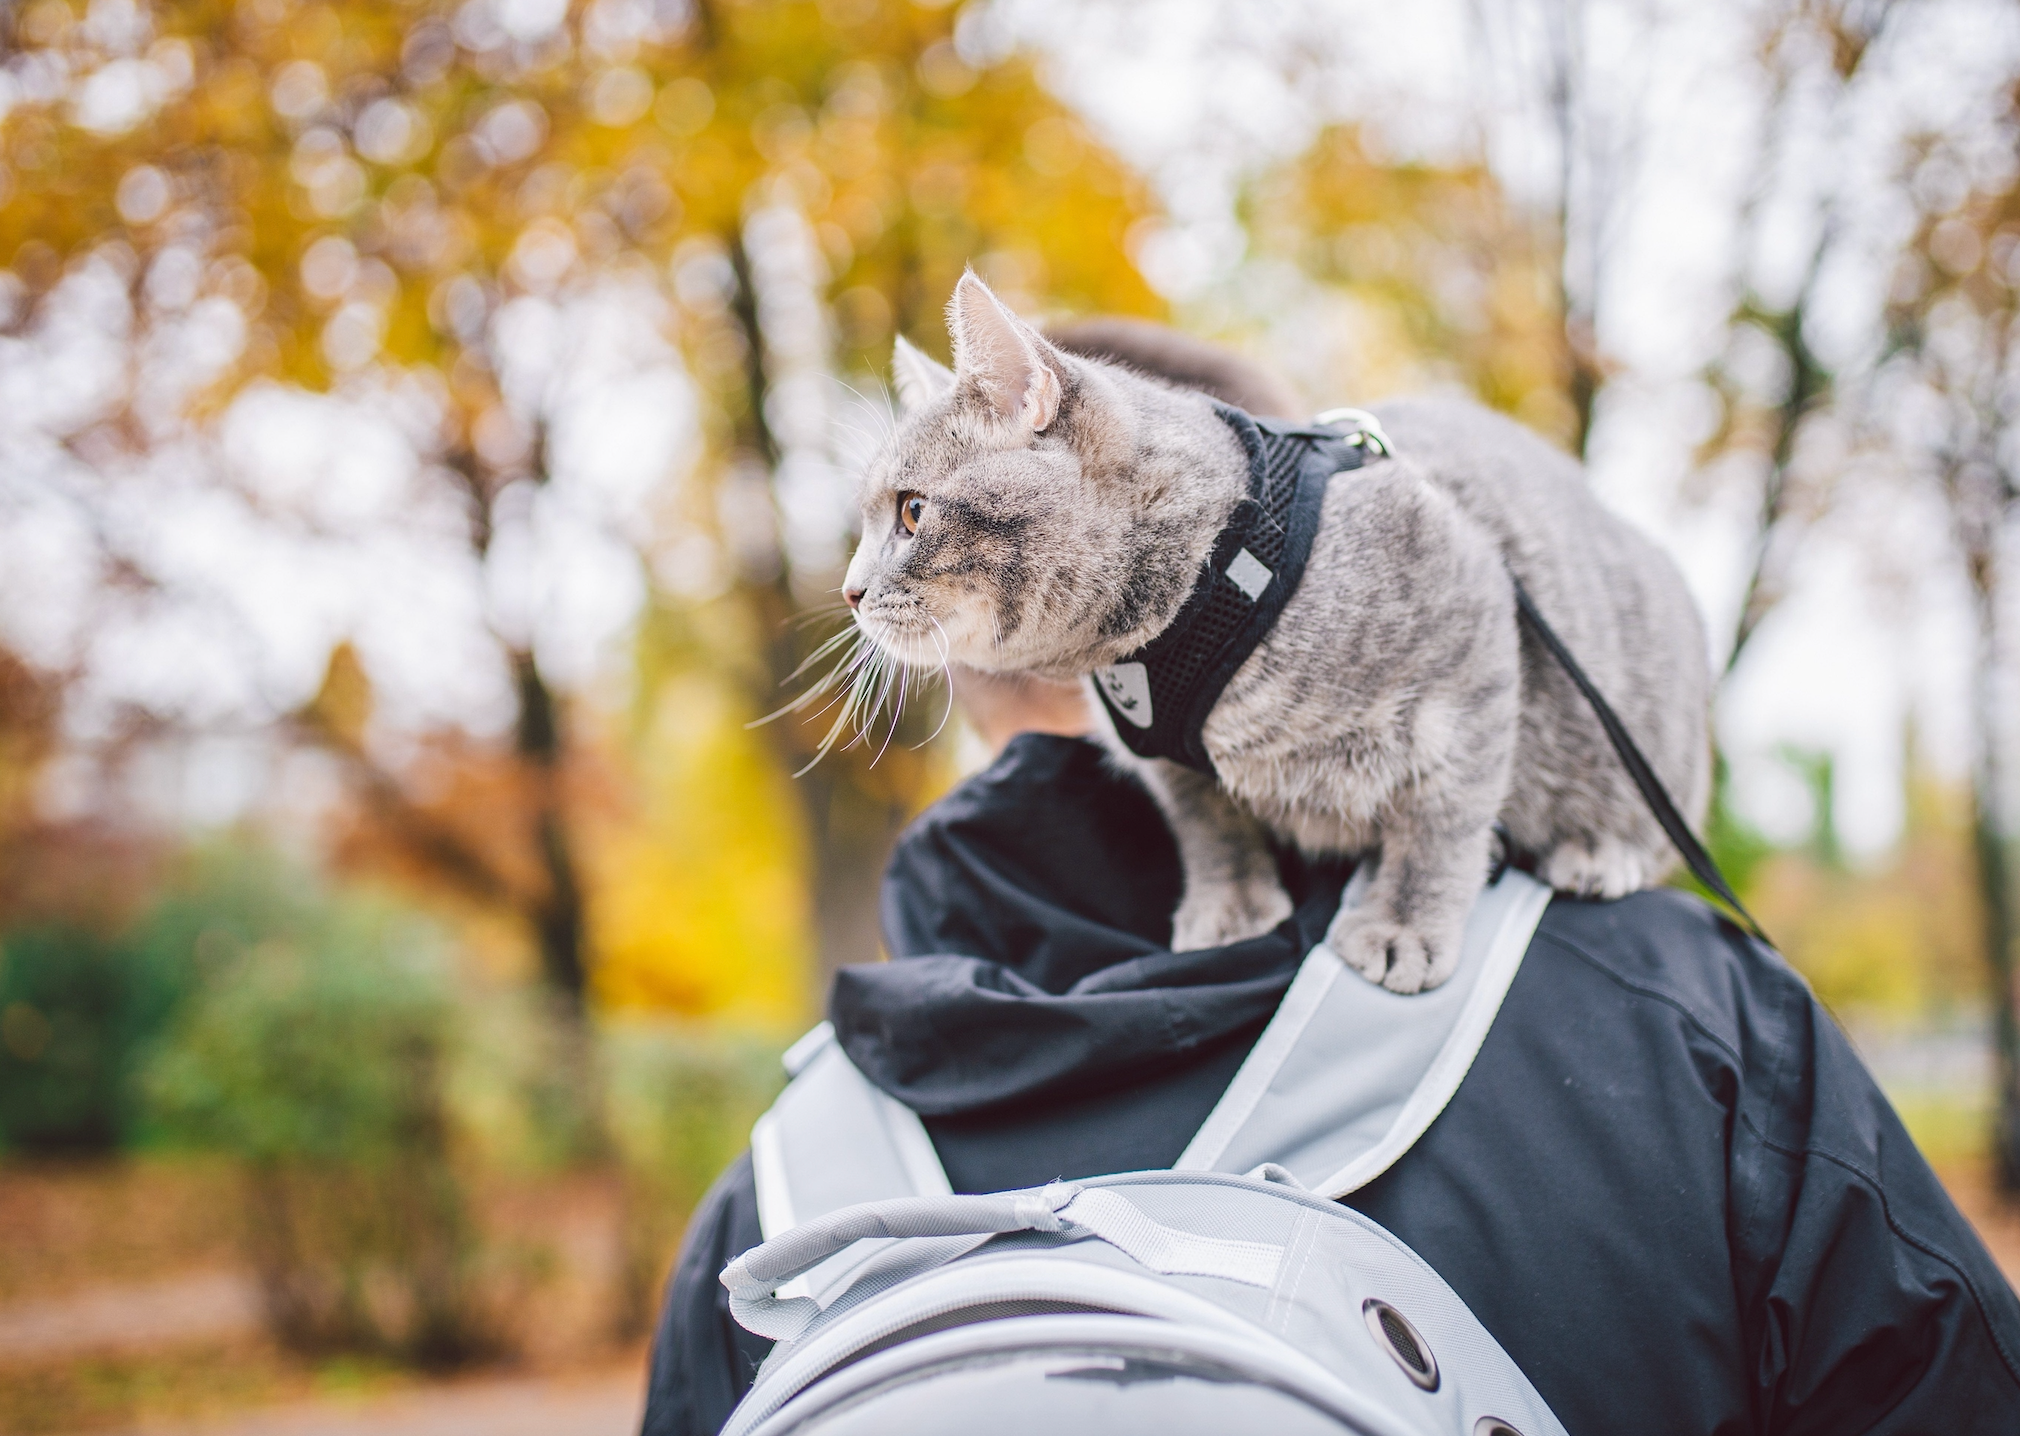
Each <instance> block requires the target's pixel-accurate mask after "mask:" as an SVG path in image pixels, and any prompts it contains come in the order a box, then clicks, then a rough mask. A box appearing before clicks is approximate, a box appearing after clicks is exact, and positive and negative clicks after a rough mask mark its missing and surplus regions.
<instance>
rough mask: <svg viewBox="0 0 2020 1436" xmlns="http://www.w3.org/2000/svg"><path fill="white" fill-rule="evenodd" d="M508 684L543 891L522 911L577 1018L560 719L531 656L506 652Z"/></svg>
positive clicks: (579, 987) (544, 968) (575, 906)
mask: <svg viewBox="0 0 2020 1436" xmlns="http://www.w3.org/2000/svg"><path fill="white" fill-rule="evenodd" d="M511 664H512V686H513V689H514V691H515V692H516V693H517V695H518V698H519V724H518V729H517V733H516V735H515V736H516V744H515V746H516V748H517V751H518V755H519V761H520V762H521V763H522V764H523V765H524V766H525V772H526V781H527V782H528V783H529V784H530V785H531V787H532V815H533V831H532V838H533V846H534V853H535V856H536V858H537V860H538V861H539V864H540V868H541V876H542V877H543V878H544V879H545V891H543V892H541V893H539V894H538V895H537V896H535V897H534V898H533V900H532V902H531V904H530V910H529V911H528V913H527V921H528V923H529V924H530V925H531V927H532V929H533V938H534V941H535V943H536V944H537V946H538V948H539V951H540V975H541V976H542V977H543V978H545V979H546V981H547V984H548V986H549V987H550V988H552V989H553V991H554V993H555V994H556V996H557V997H559V998H560V1000H561V1002H562V1005H563V1007H564V1008H565V1010H566V1011H567V1012H568V1013H569V1014H570V1015H572V1016H578V1017H579V1016H580V1015H581V1013H582V1011H583V1007H584V1002H585V992H584V988H585V986H586V984H587V977H588V972H587V969H586V967H585V966H584V963H583V957H582V949H583V922H584V913H583V900H582V880H581V875H580V872H579V871H578V868H577V864H576V860H575V847H574V843H573V841H572V840H571V836H570V833H569V829H568V818H567V813H566V811H565V807H564V804H565V798H564V795H563V793H562V791H561V788H562V775H561V767H562V763H561V758H562V741H563V740H562V734H561V715H560V712H559V710H558V707H557V705H556V704H555V701H554V691H553V689H551V688H549V687H548V686H547V680H546V678H545V677H544V676H543V675H542V674H541V672H540V665H539V664H538V663H537V662H536V661H535V660H534V657H533V654H532V652H531V651H530V650H528V649H524V648H515V649H513V650H512V652H511Z"/></svg>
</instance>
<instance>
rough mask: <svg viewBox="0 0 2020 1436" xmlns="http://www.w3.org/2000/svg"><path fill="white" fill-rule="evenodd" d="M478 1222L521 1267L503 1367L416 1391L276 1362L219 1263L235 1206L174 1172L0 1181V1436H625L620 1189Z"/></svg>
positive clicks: (110, 1169) (511, 1201)
mask: <svg viewBox="0 0 2020 1436" xmlns="http://www.w3.org/2000/svg"><path fill="white" fill-rule="evenodd" d="M484 1208H485V1210H484V1213H483V1215H484V1218H485V1220H486V1223H487V1226H488V1227H489V1228H490V1229H491V1230H493V1231H496V1232H502V1233H503V1234H505V1237H506V1239H507V1240H511V1241H516V1242H517V1243H519V1244H520V1246H521V1247H522V1248H523V1249H524V1250H525V1251H527V1252H528V1253H530V1254H531V1255H532V1259H533V1261H534V1263H535V1266H536V1269H537V1273H538V1279H537V1282H536V1284H535V1285H534V1286H533V1287H532V1296H531V1297H530V1299H529V1301H528V1303H527V1307H528V1310H527V1312H526V1320H525V1322H524V1324H523V1329H522V1330H521V1332H520V1333H519V1341H518V1350H517V1352H516V1353H515V1354H514V1356H513V1357H512V1359H511V1361H510V1362H509V1363H507V1364H503V1365H500V1366H496V1367H485V1368H478V1369H476V1370H471V1371H465V1372H461V1373H456V1374H453V1375H445V1376H439V1377H431V1376H429V1375H427V1374H424V1373H417V1372H415V1371H413V1370H411V1369H409V1368H405V1367H402V1366H400V1365H398V1364H396V1363H394V1362H391V1361H386V1360H377V1359H373V1358H370V1357H359V1356H342V1357H331V1358H326V1359H321V1360H317V1359H312V1358H306V1357H302V1356H298V1355H295V1354H292V1353H289V1352H287V1351H284V1350H282V1349H281V1348H280V1347H279V1346H277V1345H276V1344H275V1343H274V1342H273V1341H272V1340H271V1339H270V1338H269V1337H268V1335H267V1334H266V1331H265V1329H264V1327H263V1325H262V1321H261V1309H260V1292H259V1287H258V1283H257V1281H256V1280H255V1279H254V1277H253V1275H252V1273H251V1272H250V1271H249V1270H248V1269H247V1268H246V1266H245V1265H244V1263H243V1261H242V1260H241V1258H240V1257H239V1255H238V1253H237V1251H236V1250H235V1248H234V1245H233V1240H232V1235H233V1233H232V1226H233V1223H234V1221H235V1220H236V1218H235V1215H234V1214H235V1212H236V1211H237V1210H238V1209H239V1192H238V1189H237V1186H236V1184H235V1182H234V1181H233V1179H232V1174H231V1173H230V1172H229V1170H227V1169H226V1168H224V1167H222V1166H220V1165H216V1164H211V1163H206V1162H197V1161H190V1160H153V1159H141V1160H123V1161H121V1160H108V1161H92V1162H76V1163H46V1164H12V1165H9V1166H7V1167H6V1168H0V1432H4V1433H7V1436H44V1433H63V1432H101V1431H130V1432H142V1431H144V1432H150V1433H155V1432H185V1433H188V1432H204V1433H219V1436H223V1433H234V1436H252V1433H269V1432H271V1433H275V1436H283V1433H285V1436H311V1433H322V1432H352V1431H356V1432H364V1431H372V1432H395V1433H406V1432H414V1433H420V1432H428V1433H445V1436H453V1433H460V1432H463V1431H465V1430H467V1431H470V1432H472V1433H475V1432H479V1431H482V1432H485V1433H495V1436H514V1433H519V1432H525V1433H527V1436H534V1433H543V1436H545V1433H552V1436H573V1433H577V1432H581V1433H617V1432H628V1431H631V1430H634V1429H635V1428H636V1426H637V1421H638V1413H639V1410H640V1403H641V1401H642V1391H643V1379H644V1378H643V1372H644V1349H643V1345H642V1343H641V1342H640V1340H639V1339H638V1337H637V1336H636V1335H635V1334H628V1333H623V1332H617V1331H613V1330H612V1329H611V1328H610V1324H609V1323H610V1315H609V1313H610V1311H611V1303H610V1301H609V1299H608V1291H609V1285H610V1282H611V1281H612V1279H613V1278H614V1276H615V1275H616V1270H617V1263H618V1259H619V1242H620V1225H621V1222H622V1219H623V1207H622V1202H621V1193H620V1191H619V1189H618V1187H617V1184H616V1183H615V1182H614V1181H613V1180H606V1179H603V1178H601V1177H598V1176H597V1175H595V1174H589V1175H575V1176H568V1177H561V1178H550V1179H546V1180H540V1181H527V1182H524V1183H522V1184H518V1185H515V1186H511V1187H506V1188H501V1189H499V1190H496V1191H492V1192H489V1193H487V1194H486V1196H485V1201H484Z"/></svg>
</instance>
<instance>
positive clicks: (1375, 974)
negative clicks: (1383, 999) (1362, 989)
mask: <svg viewBox="0 0 2020 1436" xmlns="http://www.w3.org/2000/svg"><path fill="white" fill-rule="evenodd" d="M1459 938H1460V933H1459V932H1449V933H1434V932H1430V931H1426V930H1424V929H1420V928H1417V927H1413V926H1411V925H1410V924H1409V923H1403V922H1397V921H1396V920H1395V919H1393V918H1391V917H1388V916H1386V915H1385V914H1383V913H1382V912H1380V911H1378V910H1372V909H1369V908H1353V909H1350V910H1349V911H1346V912H1342V913H1341V914H1340V915H1339V916H1338V917H1336V918H1334V919H1333V925H1332V927H1330V928H1329V929H1327V931H1326V946H1327V947H1329V948H1331V949H1332V950H1333V953H1334V955H1335V956H1337V957H1338V958H1339V959H1340V961H1342V962H1344V963H1345V964H1346V965H1347V966H1348V967H1351V968H1352V969H1353V970H1354V971H1355V972H1358V973H1359V974H1360V975H1361V976H1363V977H1365V978H1367V979H1368V981H1370V982H1372V983H1375V984H1377V985H1378V986H1381V987H1386V988H1388V989H1389V991H1391V992H1425V991H1428V990H1429V989H1431V988H1433V987H1437V986H1439V985H1441V984H1442V983H1443V982H1444V981H1445V979H1446V978H1448V977H1450V976H1451V975H1452V971H1453V969H1454V968H1456V967H1457V966H1458V965H1459Z"/></svg>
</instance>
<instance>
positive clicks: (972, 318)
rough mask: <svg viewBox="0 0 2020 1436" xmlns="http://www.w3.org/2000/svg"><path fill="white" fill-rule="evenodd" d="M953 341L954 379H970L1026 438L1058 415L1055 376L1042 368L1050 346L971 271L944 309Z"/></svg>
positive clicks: (1049, 370)
mask: <svg viewBox="0 0 2020 1436" xmlns="http://www.w3.org/2000/svg"><path fill="white" fill-rule="evenodd" d="M947 327H948V328H949V329H950V330H951V331H952V332H953V335H954V374H955V377H956V378H957V379H973V380H974V381H975V383H976V384H977V385H979V386H980V387H981V390H982V393H983V394H984V395H985V396H987V398H988V400H989V403H990V404H991V405H992V406H993V407H994V408H995V410H996V412H997V413H998V414H1000V415H1002V416H1003V417H1004V418H1005V419H1007V420H1009V421H1010V422H1011V423H1013V424H1016V425H1018V426H1020V427H1021V428H1023V429H1025V430H1026V431H1028V432H1030V433H1034V434H1037V433H1043V432H1044V431H1045V429H1046V428H1047V427H1049V426H1050V425H1051V423H1052V420H1053V419H1054V418H1055V417H1057V415H1058V413H1059V388H1060V386H1059V375H1058V374H1057V373H1056V372H1055V371H1054V369H1053V367H1052V365H1051V364H1048V363H1047V362H1046V359H1047V357H1048V356H1049V355H1050V354H1051V346H1050V345H1049V344H1047V343H1046V342H1045V341H1044V340H1043V339H1042V338H1040V337H1039V335H1038V331H1037V330H1035V329H1033V328H1032V327H1031V326H1030V325H1028V324H1026V323H1025V322H1024V321H1023V320H1021V319H1019V318H1018V317H1017V316H1016V315H1014V314H1012V313H1011V312H1010V311H1009V309H1008V308H1006V307H1005V306H1004V303H1003V301H1002V300H1000V299H998V298H997V297H996V296H995V295H994V294H991V293H990V292H989V286H988V285H986V284H984V283H983V282H982V281H981V280H979V279H977V278H976V277H975V271H974V270H972V269H971V270H969V271H968V272H967V273H966V274H963V275H962V276H961V282H960V283H959V284H957V285H955V286H954V299H953V302H952V303H951V304H949V305H948V306H947Z"/></svg>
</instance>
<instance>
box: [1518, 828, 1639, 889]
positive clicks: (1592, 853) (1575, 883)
mask: <svg viewBox="0 0 2020 1436" xmlns="http://www.w3.org/2000/svg"><path fill="white" fill-rule="evenodd" d="M1657 871H1658V868H1657V865H1656V863H1655V861H1654V859H1652V858H1651V857H1650V856H1649V855H1648V854H1647V853H1646V852H1644V851H1643V850H1642V849H1640V848H1637V847H1634V846H1631V845H1630V844H1627V843H1623V842H1622V841H1621V840H1620V839H1618V838H1613V837H1606V838H1600V839H1598V840H1597V841H1595V842H1591V843H1586V842H1580V841H1576V840H1574V841H1572V842H1567V843H1559V844H1558V845H1557V846H1556V847H1555V848H1552V849H1551V850H1550V853H1549V855H1548V856H1547V857H1545V858H1544V859H1543V862H1542V865H1541V869H1540V875H1541V877H1542V879H1543V881H1544V882H1546V883H1548V884H1550V886H1551V887H1553V888H1555V889H1556V890H1557V891H1558V892H1561V893H1569V894H1570V895H1571V896H1573V897H1584V898H1617V897H1626V896H1627V895H1628V894H1629V893H1632V892H1640V891H1641V890H1642V889H1643V888H1645V887H1648V886H1650V885H1651V884H1653V882H1654V881H1655V876H1656V873H1657Z"/></svg>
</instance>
